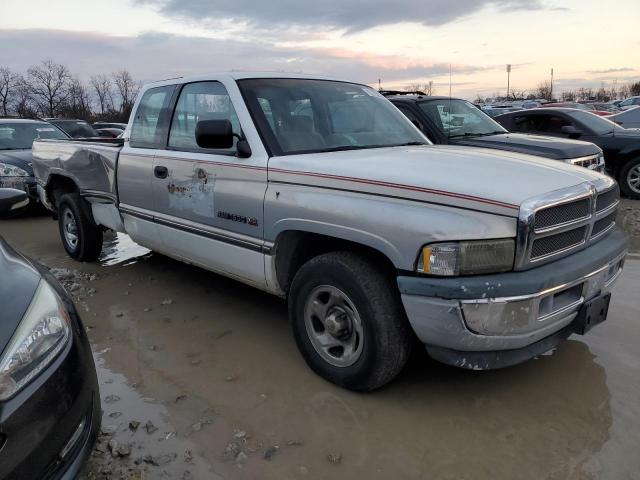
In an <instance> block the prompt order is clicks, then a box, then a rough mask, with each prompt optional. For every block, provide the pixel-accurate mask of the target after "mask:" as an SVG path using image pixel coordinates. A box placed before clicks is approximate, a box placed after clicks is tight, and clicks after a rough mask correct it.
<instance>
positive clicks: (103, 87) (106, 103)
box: [91, 75, 113, 115]
mask: <svg viewBox="0 0 640 480" xmlns="http://www.w3.org/2000/svg"><path fill="white" fill-rule="evenodd" d="M91 86H92V87H93V90H94V91H95V92H96V96H97V97H98V104H99V105H100V113H101V114H102V115H104V114H105V112H106V111H107V110H109V109H111V108H113V95H112V94H113V92H112V88H113V86H112V84H111V79H110V78H109V77H108V76H107V75H94V76H92V77H91Z"/></svg>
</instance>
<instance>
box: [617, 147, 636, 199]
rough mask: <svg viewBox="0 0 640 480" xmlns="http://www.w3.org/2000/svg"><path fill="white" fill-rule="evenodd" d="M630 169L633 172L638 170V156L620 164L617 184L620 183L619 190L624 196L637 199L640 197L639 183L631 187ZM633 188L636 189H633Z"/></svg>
mask: <svg viewBox="0 0 640 480" xmlns="http://www.w3.org/2000/svg"><path fill="white" fill-rule="evenodd" d="M632 169H633V170H634V172H638V170H640V157H638V158H633V159H631V160H629V161H628V162H627V163H625V164H624V165H623V166H622V168H621V169H620V172H619V173H618V184H619V185H620V190H622V193H623V194H624V195H625V196H627V197H629V198H634V199H636V200H638V199H640V191H638V190H640V185H635V186H633V187H632V186H631V185H630V184H629V172H630V171H631V170H632ZM634 188H635V190H636V191H634Z"/></svg>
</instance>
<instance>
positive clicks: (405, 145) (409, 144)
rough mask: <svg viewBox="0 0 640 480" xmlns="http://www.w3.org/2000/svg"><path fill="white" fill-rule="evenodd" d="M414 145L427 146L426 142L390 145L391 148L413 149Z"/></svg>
mask: <svg viewBox="0 0 640 480" xmlns="http://www.w3.org/2000/svg"><path fill="white" fill-rule="evenodd" d="M414 145H427V144H426V143H424V142H407V143H396V144H394V145H389V147H411V146H414Z"/></svg>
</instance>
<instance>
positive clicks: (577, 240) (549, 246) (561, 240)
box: [531, 227, 587, 260]
mask: <svg viewBox="0 0 640 480" xmlns="http://www.w3.org/2000/svg"><path fill="white" fill-rule="evenodd" d="M586 234H587V227H580V228H576V229H574V230H569V231H567V232H562V233H558V234H556V235H549V236H548V237H542V238H538V239H536V240H534V241H533V246H532V247H531V260H537V259H539V258H543V257H546V256H547V255H553V254H554V253H557V252H561V251H563V250H567V249H569V248H573V247H576V246H578V245H580V244H582V243H584V240H585V236H586Z"/></svg>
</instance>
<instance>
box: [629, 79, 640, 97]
mask: <svg viewBox="0 0 640 480" xmlns="http://www.w3.org/2000/svg"><path fill="white" fill-rule="evenodd" d="M629 93H630V94H631V95H632V96H635V95H640V82H636V83H632V84H631V85H629Z"/></svg>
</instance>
